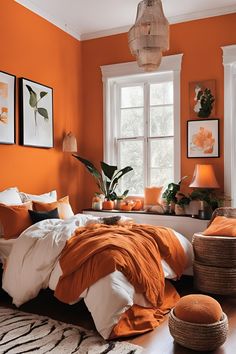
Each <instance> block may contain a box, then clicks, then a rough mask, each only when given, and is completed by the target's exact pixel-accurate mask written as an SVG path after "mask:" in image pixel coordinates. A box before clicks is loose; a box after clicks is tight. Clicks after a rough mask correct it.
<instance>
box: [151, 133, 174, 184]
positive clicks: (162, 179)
mask: <svg viewBox="0 0 236 354" xmlns="http://www.w3.org/2000/svg"><path fill="white" fill-rule="evenodd" d="M150 162H151V166H150V169H151V170H150V179H151V180H150V182H151V184H152V185H159V186H162V185H166V184H167V183H169V182H173V179H174V168H173V166H174V139H173V138H163V139H157V140H151V141H150Z"/></svg>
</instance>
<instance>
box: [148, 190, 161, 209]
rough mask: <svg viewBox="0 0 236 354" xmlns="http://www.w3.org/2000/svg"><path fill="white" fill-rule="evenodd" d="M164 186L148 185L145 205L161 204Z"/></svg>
mask: <svg viewBox="0 0 236 354" xmlns="http://www.w3.org/2000/svg"><path fill="white" fill-rule="evenodd" d="M162 189H163V187H146V188H145V189H144V205H145V206H148V205H157V204H160V201H161V195H162Z"/></svg>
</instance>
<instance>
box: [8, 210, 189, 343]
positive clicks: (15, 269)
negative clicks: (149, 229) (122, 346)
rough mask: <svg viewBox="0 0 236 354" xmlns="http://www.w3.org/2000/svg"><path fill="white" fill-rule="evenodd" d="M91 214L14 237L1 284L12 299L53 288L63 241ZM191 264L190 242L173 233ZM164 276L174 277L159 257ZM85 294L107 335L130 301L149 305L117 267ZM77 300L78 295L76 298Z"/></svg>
mask: <svg viewBox="0 0 236 354" xmlns="http://www.w3.org/2000/svg"><path fill="white" fill-rule="evenodd" d="M90 219H96V218H95V217H93V216H90V215H84V214H77V215H75V216H74V217H73V218H71V219H68V220H66V221H63V220H60V219H51V220H44V221H41V222H39V223H37V224H35V225H32V226H31V227H29V228H28V229H27V230H25V231H24V232H23V233H22V234H21V235H20V237H19V238H18V239H17V240H16V241H15V243H14V245H13V247H12V250H11V252H10V255H9V256H8V258H7V264H6V268H5V271H4V274H3V281H2V287H3V289H4V290H5V291H6V292H8V294H9V295H10V296H11V297H12V299H13V303H14V304H15V305H16V306H20V305H22V304H23V303H25V302H27V301H29V300H30V299H32V298H34V297H36V296H37V295H38V293H39V291H40V290H41V289H43V288H47V287H50V288H51V289H52V290H55V288H56V286H57V283H58V280H59V277H60V275H61V274H62V271H61V268H60V264H59V261H58V260H59V257H60V253H61V251H62V250H63V248H64V246H65V244H66V241H67V240H68V239H69V238H70V237H71V236H72V234H73V233H74V231H75V229H76V228H77V227H78V226H84V225H85V224H86V222H87V221H88V220H90ZM176 236H177V237H178V239H179V240H180V242H181V244H182V246H183V248H184V250H185V252H186V254H187V256H188V259H189V264H188V266H189V265H191V264H192V259H193V253H192V246H191V244H190V242H189V241H188V240H187V239H186V238H184V237H183V236H182V235H180V234H178V233H176ZM162 266H163V270H164V273H165V276H166V277H167V278H174V277H175V274H174V272H173V271H172V269H171V268H170V267H169V266H168V264H166V263H165V262H164V261H162ZM82 297H83V298H84V301H85V304H86V306H87V307H88V310H89V311H90V312H91V315H92V317H93V320H94V323H95V326H96V328H97V330H98V332H99V333H100V334H101V335H102V336H103V337H104V338H105V339H107V338H108V337H109V335H110V333H111V330H112V328H113V326H114V325H115V324H116V323H117V322H118V320H119V318H120V316H121V314H122V313H124V312H125V311H126V310H127V309H128V308H129V307H130V306H132V305H133V304H138V305H141V306H149V304H148V302H147V301H146V300H145V298H144V297H143V295H142V294H136V293H135V291H134V288H133V286H132V285H131V284H130V283H129V282H128V281H127V279H126V278H125V276H124V275H123V274H122V273H120V272H119V271H115V272H114V273H112V274H110V275H108V276H106V277H104V278H102V279H100V280H99V281H97V282H96V283H95V284H93V285H92V286H91V287H90V288H88V289H86V290H85V291H84V292H83V294H81V298H82ZM78 301H79V299H78Z"/></svg>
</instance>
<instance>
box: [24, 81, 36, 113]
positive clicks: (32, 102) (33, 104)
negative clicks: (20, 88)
mask: <svg viewBox="0 0 236 354" xmlns="http://www.w3.org/2000/svg"><path fill="white" fill-rule="evenodd" d="M25 86H26V87H27V89H28V91H29V93H30V99H29V104H30V106H31V107H32V108H35V107H36V105H37V94H36V92H34V90H33V89H32V87H30V86H29V85H25Z"/></svg>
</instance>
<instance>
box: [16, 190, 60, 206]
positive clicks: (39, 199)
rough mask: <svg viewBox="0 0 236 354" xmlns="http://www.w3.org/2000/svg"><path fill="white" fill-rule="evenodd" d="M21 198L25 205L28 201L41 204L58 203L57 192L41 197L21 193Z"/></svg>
mask: <svg viewBox="0 0 236 354" xmlns="http://www.w3.org/2000/svg"><path fill="white" fill-rule="evenodd" d="M20 196H21V200H22V202H23V203H25V202H27V201H28V200H32V201H34V202H41V203H52V202H56V201H57V191H55V190H54V191H51V192H48V193H44V194H39V195H37V194H36V195H34V194H28V193H24V192H20Z"/></svg>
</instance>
